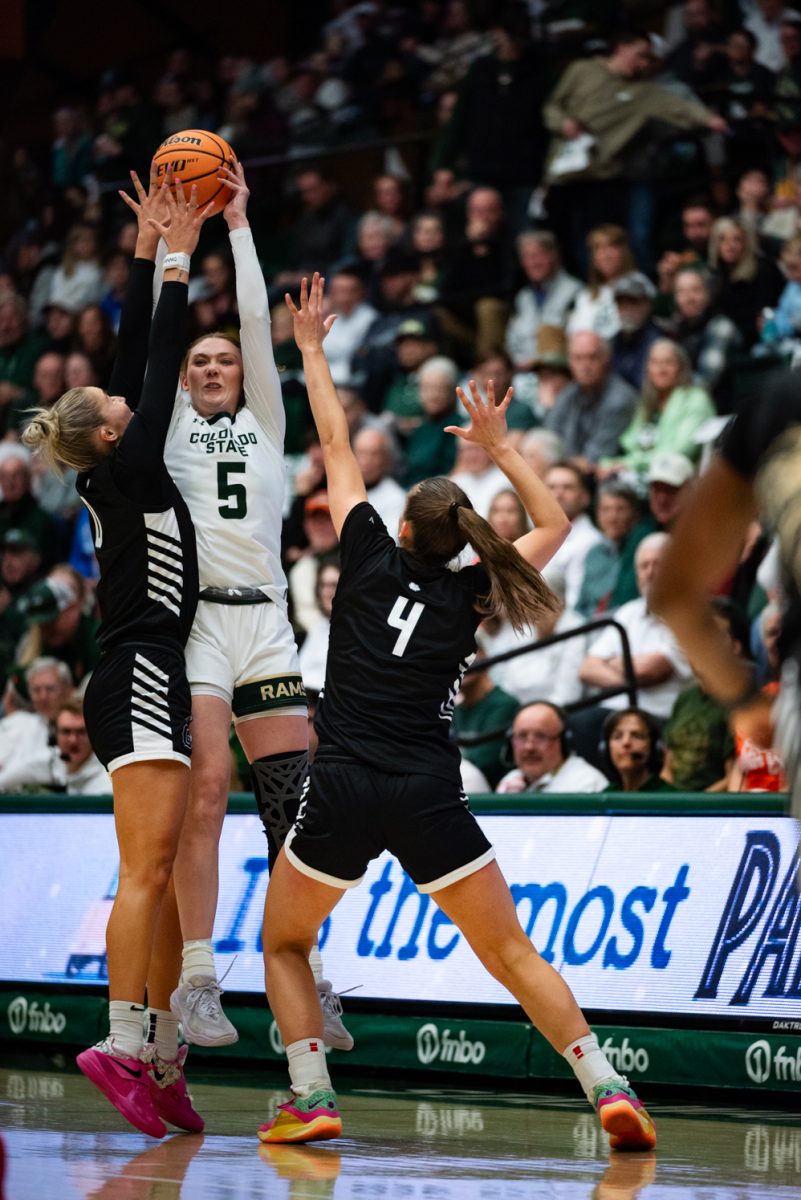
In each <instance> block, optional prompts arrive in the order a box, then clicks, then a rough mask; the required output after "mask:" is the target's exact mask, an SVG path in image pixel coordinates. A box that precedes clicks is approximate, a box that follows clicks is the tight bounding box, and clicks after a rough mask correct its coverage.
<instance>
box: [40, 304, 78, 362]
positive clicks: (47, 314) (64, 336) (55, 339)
mask: <svg viewBox="0 0 801 1200" xmlns="http://www.w3.org/2000/svg"><path fill="white" fill-rule="evenodd" d="M78 311H79V310H78V309H77V308H75V307H74V306H73V305H72V304H68V303H67V302H66V301H63V300H62V301H61V302H59V303H58V304H53V303H51V302H49V301H48V303H47V304H46V305H45V307H44V338H45V341H46V347H45V348H46V349H49V350H52V351H54V352H55V353H56V354H69V352H70V350H71V349H72V340H73V337H74V336H75V321H76V318H77V315H78Z"/></svg>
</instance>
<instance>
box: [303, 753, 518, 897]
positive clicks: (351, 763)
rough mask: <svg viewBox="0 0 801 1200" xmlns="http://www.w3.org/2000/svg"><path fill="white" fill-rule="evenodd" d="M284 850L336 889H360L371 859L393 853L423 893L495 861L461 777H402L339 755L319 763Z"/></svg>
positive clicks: (320, 759)
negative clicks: (450, 779) (470, 807)
mask: <svg viewBox="0 0 801 1200" xmlns="http://www.w3.org/2000/svg"><path fill="white" fill-rule="evenodd" d="M284 849H285V850H286V854H287V857H288V858H289V861H290V862H291V863H292V865H293V866H294V867H296V868H297V870H299V871H301V872H302V873H303V874H304V875H309V876H310V877H311V878H312V879H317V880H319V881H320V882H321V883H327V884H329V885H330V886H331V887H335V888H352V887H356V886H357V885H358V884H359V883H361V881H362V879H363V878H364V874H365V872H366V870H367V866H368V863H369V862H370V860H371V859H373V858H377V857H378V856H379V854H381V852H382V851H383V850H389V851H391V853H392V854H394V855H395V857H396V858H397V859H398V861H399V863H400V864H401V866H402V867H403V869H404V871H406V873H407V874H408V875H409V876H410V878H411V879H412V880H413V881H414V883H415V884H416V885H417V888H418V890H419V891H421V892H436V891H439V890H440V888H444V887H447V886H448V885H449V884H451V883H456V882H457V880H459V879H464V878H466V877H467V876H468V875H472V874H473V873H474V872H475V871H478V870H479V868H481V867H483V866H486V864H487V863H489V862H491V861H492V860H493V859H494V858H495V850H494V849H493V847H492V845H491V844H490V842H489V841H488V840H487V838H486V837H485V835H484V833H483V832H482V830H481V827H480V826H479V824H478V822H477V821H476V819H475V817H474V816H473V814H472V813H471V812H470V809H469V808H468V806H467V798H466V797H465V794H464V792H463V791H462V787H461V783H460V781H459V778H458V775H457V777H456V779H455V780H454V781H453V782H451V781H449V780H446V779H438V778H435V777H434V776H433V775H394V774H390V773H389V772H387V771H381V770H377V769H376V768H374V767H369V766H367V765H366V764H365V763H362V762H359V761H357V760H355V759H352V758H345V757H342V758H339V757H333V756H332V757H328V756H325V757H323V758H319V757H318V758H316V759H315V761H314V763H313V764H312V766H311V770H310V773H309V777H308V779H307V781H306V784H305V787H304V793H303V798H302V800H301V806H300V811H299V813H298V817H297V820H296V821H295V824H294V825H293V826H292V828H291V829H290V831H289V833H288V835H287V839H286V841H285V842H284Z"/></svg>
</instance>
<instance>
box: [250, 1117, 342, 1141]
mask: <svg viewBox="0 0 801 1200" xmlns="http://www.w3.org/2000/svg"><path fill="white" fill-rule="evenodd" d="M341 1134H342V1119H341V1117H329V1116H319V1117H315V1118H314V1120H313V1121H309V1122H308V1124H305V1125H304V1124H301V1123H298V1126H297V1128H296V1129H293V1130H292V1131H291V1132H290V1131H287V1132H279V1133H277V1134H276V1133H275V1132H274V1131H273V1130H272V1129H260V1130H259V1141H260V1142H265V1143H267V1144H272V1145H274V1146H275V1145H280V1144H281V1143H288V1142H324V1141H327V1139H328V1138H336V1137H340V1135H341Z"/></svg>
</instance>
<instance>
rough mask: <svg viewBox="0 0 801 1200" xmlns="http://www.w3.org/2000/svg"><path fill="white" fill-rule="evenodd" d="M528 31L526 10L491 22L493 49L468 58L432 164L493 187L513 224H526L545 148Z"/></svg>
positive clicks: (538, 78)
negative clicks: (461, 173)
mask: <svg viewBox="0 0 801 1200" xmlns="http://www.w3.org/2000/svg"><path fill="white" fill-rule="evenodd" d="M521 7H522V6H521ZM529 30H530V21H529V20H528V18H527V15H526V14H525V12H521V11H520V10H519V9H517V8H515V7H513V6H508V8H507V9H506V10H505V11H503V12H502V14H500V15H499V16H498V17H496V19H495V20H494V21H493V22H492V39H493V43H494V45H493V48H492V52H491V53H489V54H482V55H480V56H479V57H477V58H475V60H474V62H473V63H472V64H471V66H470V69H469V70H468V72H467V74H466V76H465V78H464V79H463V80H462V82H461V84H460V87H459V92H458V98H457V100H456V104H455V107H454V109H453V112H452V115H451V118H450V121H449V122H448V124H447V126H446V128H445V130H444V132H443V135H442V137H441V139H440V143H439V146H438V147H437V151H436V153H435V159H434V164H433V165H434V167H435V168H445V169H450V170H453V169H455V168H456V167H457V166H458V165H460V164H461V165H462V166H463V173H464V175H465V176H466V178H468V179H470V180H472V181H473V182H474V183H476V184H479V185H481V186H484V187H491V188H497V189H498V191H499V192H500V193H501V195H502V196H503V199H504V203H505V205H506V206H507V208H508V211H509V215H510V218H511V222H512V226H513V228H514V229H516V230H518V229H522V228H523V226H524V224H525V220H526V214H527V210H528V204H529V200H530V197H531V193H532V191H533V190H534V188H535V187H536V186H537V184H538V183H539V181H540V178H541V176H542V166H543V162H544V159H545V151H546V147H547V142H546V135H545V130H544V129H543V125H542V120H541V117H540V111H541V109H542V104H543V101H544V99H545V88H544V81H545V79H546V78H547V74H546V71H545V70H544V64H543V63H542V62H541V61H540V56H539V54H538V53H537V51H536V50H535V48H534V46H533V45H532V43H531V38H530V33H529ZM473 36H476V35H475V34H474V35H473ZM521 147H525V152H524V153H521Z"/></svg>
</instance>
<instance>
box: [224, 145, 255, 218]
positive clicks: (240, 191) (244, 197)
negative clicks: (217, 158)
mask: <svg viewBox="0 0 801 1200" xmlns="http://www.w3.org/2000/svg"><path fill="white" fill-rule="evenodd" d="M217 178H218V179H219V181H220V183H225V184H227V185H228V187H229V188H230V189H231V192H232V193H233V195H232V196H231V199H230V200H229V201H228V203H227V204H226V206H225V208H224V209H223V216H224V217H225V220H226V223H227V225H228V228H229V229H246V228H247V226H248V224H249V222H248V198H249V196H250V188H249V187H248V185H247V183H246V182H245V168H244V167H243V166H242V164H241V162H240V161H239V159H236V161H235V162H234V165H233V168H231V167H220V174H219V175H218V176H217Z"/></svg>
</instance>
